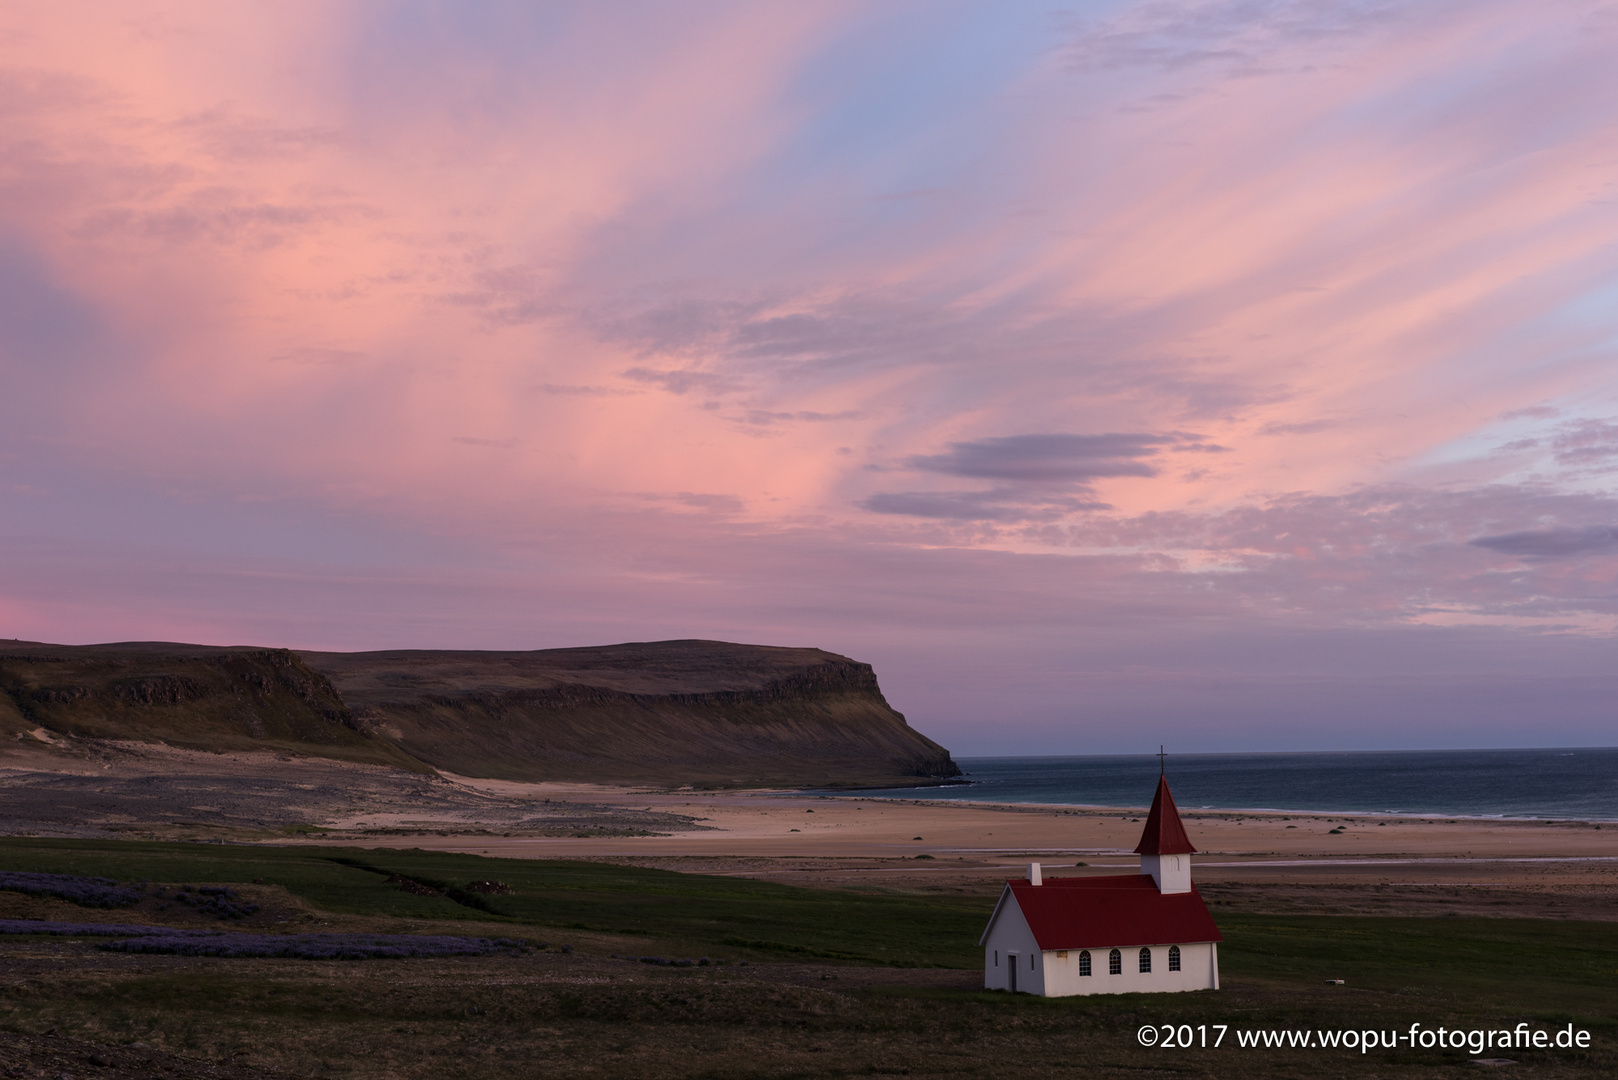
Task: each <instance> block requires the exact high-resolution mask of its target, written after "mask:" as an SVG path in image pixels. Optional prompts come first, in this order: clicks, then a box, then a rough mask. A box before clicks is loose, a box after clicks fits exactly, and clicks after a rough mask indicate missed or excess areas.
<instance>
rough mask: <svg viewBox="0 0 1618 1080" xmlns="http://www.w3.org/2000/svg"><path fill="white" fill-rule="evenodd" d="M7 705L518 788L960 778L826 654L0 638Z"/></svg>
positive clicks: (24, 720) (692, 647) (44, 720)
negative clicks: (60, 642)
mask: <svg viewBox="0 0 1618 1080" xmlns="http://www.w3.org/2000/svg"><path fill="white" fill-rule="evenodd" d="M0 691H3V692H4V696H3V697H0V727H10V728H12V729H13V730H15V731H18V732H22V731H25V730H29V729H32V728H35V727H37V728H42V729H45V731H46V732H59V733H62V734H68V735H75V736H81V737H99V738H124V739H139V740H144V741H161V742H167V743H171V744H174V745H179V746H187V747H193V748H198V749H218V750H226V749H243V748H247V747H259V748H277V749H284V750H292V751H296V752H299V753H305V754H313V755H318V756H322V757H339V758H344V759H347V760H355V761H372V762H375V763H378V764H391V765H397V766H401V767H405V768H416V769H422V768H426V767H428V766H431V767H435V768H441V769H444V770H447V771H450V772H456V773H461V774H463V775H468V776H482V777H493V778H500V779H510V780H582V781H596V782H627V783H647V784H658V785H668V784H695V785H700V786H724V787H737V786H834V787H853V786H874V785H898V784H905V783H918V782H924V781H925V780H926V779H927V778H931V777H938V776H942V777H947V776H955V775H958V774H959V771H960V770H959V769H958V768H957V767H956V765H955V763H954V762H953V761H952V760H951V759H950V756H949V753H948V751H946V750H945V749H944V748H943V747H941V746H939V745H938V744H937V743H934V742H933V741H932V740H930V739H928V738H926V737H925V736H923V735H921V734H920V733H918V732H916V731H915V730H913V729H912V728H910V727H909V726H908V725H907V724H906V723H905V719H904V717H903V716H902V715H901V714H899V713H898V712H896V711H894V710H893V708H892V707H890V706H889V705H888V703H887V701H886V700H885V699H884V698H883V696H882V691H881V688H880V687H879V686H878V684H877V680H876V673H875V672H874V671H873V670H872V669H871V666H870V665H869V664H862V663H860V662H858V661H855V660H851V659H849V658H848V657H845V656H838V655H836V654H835V653H828V652H823V651H821V650H819V649H793V648H777V647H772V646H763V645H736V644H730V643H727V642H718V641H663V642H640V643H632V644H626V645H613V646H602V647H597V648H582V649H547V650H540V651H533V652H456V651H416V650H400V651H390V652H368V653H319V652H303V653H296V654H294V653H291V652H287V651H285V650H268V649H247V648H210V647H206V646H189V645H167V644H161V643H141V644H128V645H97V646H82V647H68V646H52V645H35V644H31V643H29V644H25V643H11V644H7V643H4V642H0ZM8 706H9V708H8ZM6 712H10V713H11V714H12V715H11V717H10V718H9V719H8V718H7V716H6V715H5V713H6Z"/></svg>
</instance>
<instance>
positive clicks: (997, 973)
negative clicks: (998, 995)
mask: <svg viewBox="0 0 1618 1080" xmlns="http://www.w3.org/2000/svg"><path fill="white" fill-rule="evenodd" d="M1013 964H1015V965H1016V980H1015V983H1014V982H1013V979H1012V965H1013ZM1045 967H1046V959H1045V957H1044V956H1043V955H1041V953H1040V948H1039V942H1037V941H1035V940H1034V932H1033V930H1031V929H1029V926H1028V920H1027V919H1025V918H1023V913H1022V909H1021V908H1020V907H1018V906H1017V898H1016V897H1015V896H1010V895H1008V896H1007V897H1006V898H1005V903H1004V904H1003V905H1002V906H1001V908H1000V914H999V915H998V916H996V917H995V920H994V925H993V926H991V927H989V933H988V936H987V937H985V938H984V940H983V987H984V989H986V990H1017V991H1019V992H1021V993H1025V994H1043V993H1044V992H1045Z"/></svg>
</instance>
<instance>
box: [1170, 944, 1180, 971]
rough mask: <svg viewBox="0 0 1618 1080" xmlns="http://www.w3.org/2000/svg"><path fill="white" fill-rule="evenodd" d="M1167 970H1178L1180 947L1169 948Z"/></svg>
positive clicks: (1172, 946)
mask: <svg viewBox="0 0 1618 1080" xmlns="http://www.w3.org/2000/svg"><path fill="white" fill-rule="evenodd" d="M1169 970H1170V971H1179V970H1180V947H1179V946H1178V945H1170V946H1169Z"/></svg>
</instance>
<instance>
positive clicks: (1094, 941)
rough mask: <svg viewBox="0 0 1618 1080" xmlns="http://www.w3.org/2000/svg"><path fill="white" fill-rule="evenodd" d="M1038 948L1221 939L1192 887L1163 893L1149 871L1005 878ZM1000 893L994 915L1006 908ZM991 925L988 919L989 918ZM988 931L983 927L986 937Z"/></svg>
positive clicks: (1077, 947) (1092, 947) (1090, 946)
mask: <svg viewBox="0 0 1618 1080" xmlns="http://www.w3.org/2000/svg"><path fill="white" fill-rule="evenodd" d="M1006 887H1007V888H1008V889H1009V890H1010V893H1011V896H1012V897H1013V898H1015V900H1016V902H1017V906H1018V907H1019V908H1021V909H1022V914H1023V918H1024V919H1026V920H1027V922H1028V928H1029V929H1030V930H1032V931H1033V932H1034V940H1035V941H1036V942H1038V943H1039V947H1040V948H1041V949H1110V948H1114V947H1117V948H1123V947H1125V946H1132V945H1176V944H1188V943H1190V942H1193V941H1223V940H1224V938H1222V937H1220V936H1219V927H1217V926H1215V925H1214V921H1213V916H1212V915H1210V914H1209V913H1208V905H1207V904H1205V903H1203V902H1202V894H1201V893H1199V892H1197V891H1196V888H1195V887H1194V886H1193V887H1192V890H1191V891H1190V892H1188V893H1169V894H1164V893H1160V892H1158V891H1157V883H1156V882H1154V881H1153V880H1152V878H1151V875H1149V874H1121V875H1116V876H1111V877H1088V878H1046V879H1045V883H1044V884H1043V885H1030V884H1029V883H1028V882H1027V881H1026V880H1024V879H1022V878H1018V879H1017V880H1015V881H1008V882H1006ZM1005 901H1006V897H1005V896H1004V895H1002V896H1001V901H1000V906H999V907H997V908H996V909H995V914H996V915H997V916H998V915H999V914H1000V912H1001V911H1002V910H1003V909H1004V908H1005V907H1006V906H1007V905H1006V902H1005ZM989 922H990V925H991V926H992V925H993V923H994V920H993V918H991V919H990V920H989ZM987 935H988V931H987V930H985V931H984V936H985V937H987Z"/></svg>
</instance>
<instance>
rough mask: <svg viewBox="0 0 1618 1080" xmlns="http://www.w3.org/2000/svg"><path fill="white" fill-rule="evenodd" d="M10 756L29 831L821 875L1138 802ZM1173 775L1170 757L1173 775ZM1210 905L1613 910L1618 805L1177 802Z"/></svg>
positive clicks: (1553, 912) (1107, 813) (853, 882)
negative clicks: (1024, 801) (1573, 809)
mask: <svg viewBox="0 0 1618 1080" xmlns="http://www.w3.org/2000/svg"><path fill="white" fill-rule="evenodd" d="M8 749H9V750H10V753H8V754H7V755H6V758H5V760H4V761H3V762H0V765H3V766H4V767H0V805H3V806H4V807H5V810H6V815H5V819H6V821H7V823H8V831H10V832H13V833H14V834H19V835H68V836H72V835H77V836H128V837H130V838H147V839H192V840H203V839H216V840H226V841H231V842H238V843H241V842H246V843H274V844H310V845H316V846H339V845H341V846H357V847H367V848H425V849H429V850H443V851H457V852H466V853H471V854H480V855H489V856H492V857H499V858H520V859H591V860H605V861H612V862H620V863H631V864H635V865H642V866H656V867H664V868H668V869H675V870H686V871H692V872H701V873H713V874H728V875H741V876H748V877H759V878H768V879H771V880H779V881H783V882H791V883H793V884H801V885H808V886H818V887H844V888H880V889H898V890H905V891H911V890H915V891H948V892H964V893H974V894H983V895H992V894H993V892H995V891H996V890H997V889H998V888H999V884H1000V883H1001V882H1003V881H1004V880H1005V879H1006V878H1008V877H1012V876H1017V875H1020V874H1021V873H1022V872H1023V870H1024V868H1025V867H1026V864H1027V863H1029V862H1039V863H1041V864H1042V865H1043V866H1044V868H1045V873H1047V874H1056V875H1067V874H1116V873H1121V872H1128V871H1130V870H1132V869H1134V868H1135V867H1136V866H1137V861H1136V858H1135V856H1134V855H1133V854H1132V849H1133V848H1134V846H1135V844H1136V842H1137V840H1138V839H1139V836H1140V831H1141V820H1140V819H1141V818H1142V817H1143V816H1144V807H1140V808H1135V809H1131V810H1118V809H1095V808H1080V807H1072V806H1030V805H996V804H986V803H968V802H958V801H947V800H940V799H928V798H923V797H917V798H914V799H872V798H869V797H862V796H860V795H858V794H851V795H838V796H823V795H806V794H802V793H796V792H789V791H727V792H711V791H695V790H653V789H648V788H641V787H628V786H610V785H600V784H566V783H537V784H535V783H516V782H509V781H499V780H485V779H477V778H471V777H463V776H455V775H450V774H440V775H437V776H423V775H420V774H415V773H404V772H400V771H398V770H391V769H386V768H378V767H374V766H365V765H356V764H352V763H340V762H330V761H323V760H319V759H310V758H297V759H287V758H284V757H277V756H275V755H270V754H254V753H239V754H206V753H197V752H193V751H182V750H176V749H173V748H167V747H163V748H154V747H150V746H137V745H135V744H111V743H104V744H101V745H100V747H99V749H97V750H96V752H95V753H94V754H88V753H86V754H83V755H81V756H80V757H78V758H75V759H67V758H64V757H62V756H61V755H60V754H56V753H51V754H46V753H42V752H40V751H43V750H44V748H43V747H41V748H39V750H37V751H31V750H28V748H27V747H26V746H18V747H15V748H8ZM1171 783H1172V777H1171ZM1182 816H1183V818H1184V820H1185V823H1186V828H1187V830H1188V831H1189V833H1190V836H1191V839H1192V842H1193V843H1194V844H1196V846H1197V847H1198V849H1199V854H1198V855H1197V856H1196V857H1195V859H1194V861H1193V866H1194V872H1195V875H1196V880H1197V882H1198V884H1199V886H1200V887H1201V888H1202V889H1203V891H1204V893H1205V894H1206V895H1207V896H1208V897H1209V899H1210V901H1211V902H1213V903H1214V904H1215V905H1216V906H1217V905H1219V904H1221V903H1224V904H1228V905H1232V906H1240V907H1243V908H1268V909H1275V910H1310V911H1368V912H1379V913H1390V912H1410V913H1427V912H1441V913H1461V912H1474V913H1486V914H1522V915H1535V916H1546V917H1563V918H1567V917H1574V918H1594V919H1618V826H1614V825H1612V824H1611V823H1607V824H1604V825H1603V824H1600V823H1587V822H1579V821H1555V822H1551V821H1508V820H1497V819H1491V820H1480V819H1469V818H1442V817H1432V816H1414V817H1402V816H1378V815H1354V816H1343V815H1323V814H1301V813H1275V812H1258V811H1254V812H1242V811H1210V810H1194V811H1183V812H1182Z"/></svg>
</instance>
